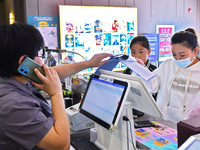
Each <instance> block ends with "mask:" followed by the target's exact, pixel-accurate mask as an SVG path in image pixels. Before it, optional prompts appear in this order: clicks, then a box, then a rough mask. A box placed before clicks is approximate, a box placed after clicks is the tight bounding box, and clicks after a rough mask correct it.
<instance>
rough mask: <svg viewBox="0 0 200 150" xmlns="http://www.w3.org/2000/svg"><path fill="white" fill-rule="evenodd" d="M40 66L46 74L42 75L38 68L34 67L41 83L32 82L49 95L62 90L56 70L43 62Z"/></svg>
mask: <svg viewBox="0 0 200 150" xmlns="http://www.w3.org/2000/svg"><path fill="white" fill-rule="evenodd" d="M42 66H43V68H44V71H45V74H46V76H44V75H42V74H41V73H40V71H39V70H38V69H35V70H34V71H35V73H36V75H37V76H38V78H39V79H40V80H41V81H42V82H43V84H37V83H35V82H33V84H34V85H35V86H36V87H37V88H39V89H41V90H43V91H45V92H46V93H48V94H49V96H53V95H55V94H56V93H59V92H62V87H61V82H60V78H59V76H58V74H57V72H56V71H55V70H54V69H53V68H50V67H47V66H46V65H45V64H43V65H42Z"/></svg>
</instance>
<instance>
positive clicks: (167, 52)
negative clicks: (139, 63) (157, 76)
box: [156, 25, 175, 62]
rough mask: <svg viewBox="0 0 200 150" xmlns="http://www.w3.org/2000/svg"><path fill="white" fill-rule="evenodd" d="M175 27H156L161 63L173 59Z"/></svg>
mask: <svg viewBox="0 0 200 150" xmlns="http://www.w3.org/2000/svg"><path fill="white" fill-rule="evenodd" d="M174 30H175V26H174V25H156V33H157V34H158V35H159V61H160V62H162V61H165V60H167V59H169V58H172V52H171V38H172V36H173V34H174Z"/></svg>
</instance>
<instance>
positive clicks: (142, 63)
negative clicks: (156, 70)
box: [134, 57, 146, 67]
mask: <svg viewBox="0 0 200 150" xmlns="http://www.w3.org/2000/svg"><path fill="white" fill-rule="evenodd" d="M134 58H135V59H136V60H137V62H138V63H139V64H141V65H142V66H144V67H145V66H146V65H145V64H144V62H143V61H142V59H139V58H136V57H134Z"/></svg>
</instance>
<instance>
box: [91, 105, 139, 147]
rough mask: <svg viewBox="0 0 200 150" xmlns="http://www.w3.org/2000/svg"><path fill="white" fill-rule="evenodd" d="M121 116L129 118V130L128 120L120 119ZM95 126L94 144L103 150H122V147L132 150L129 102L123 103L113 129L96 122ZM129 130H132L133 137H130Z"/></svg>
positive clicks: (133, 129) (130, 107) (133, 130)
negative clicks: (95, 137)
mask: <svg viewBox="0 0 200 150" xmlns="http://www.w3.org/2000/svg"><path fill="white" fill-rule="evenodd" d="M123 116H127V117H128V119H129V120H130V122H131V128H132V130H130V123H129V121H124V120H123V119H122V117H123ZM127 124H128V136H127ZM95 128H96V130H97V140H96V142H95V144H96V145H97V146H98V147H100V148H101V149H103V150H122V149H128V150H134V148H133V144H134V146H135V147H136V140H135V128H134V124H133V114H132V103H131V102H126V103H125V105H124V108H123V111H122V113H121V117H120V119H119V122H118V124H117V127H116V129H115V130H114V131H110V130H107V129H105V128H104V127H102V126H100V125H98V124H95ZM130 132H132V136H133V139H132V138H131V133H130ZM127 137H128V139H129V140H128V141H129V142H128V143H127ZM132 140H133V144H132ZM128 147H129V148H128Z"/></svg>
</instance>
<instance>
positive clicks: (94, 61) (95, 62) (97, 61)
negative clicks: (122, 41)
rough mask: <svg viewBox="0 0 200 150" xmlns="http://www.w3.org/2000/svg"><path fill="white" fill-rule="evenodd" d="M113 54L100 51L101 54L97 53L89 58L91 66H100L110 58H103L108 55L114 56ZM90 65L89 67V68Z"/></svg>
mask: <svg viewBox="0 0 200 150" xmlns="http://www.w3.org/2000/svg"><path fill="white" fill-rule="evenodd" d="M112 56H113V55H112V54H109V53H100V54H95V55H94V56H93V57H92V58H91V59H90V60H88V62H89V64H90V66H89V67H99V66H101V65H103V64H105V63H107V62H109V61H108V60H103V59H105V58H106V57H112ZM89 67H88V68H89Z"/></svg>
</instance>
